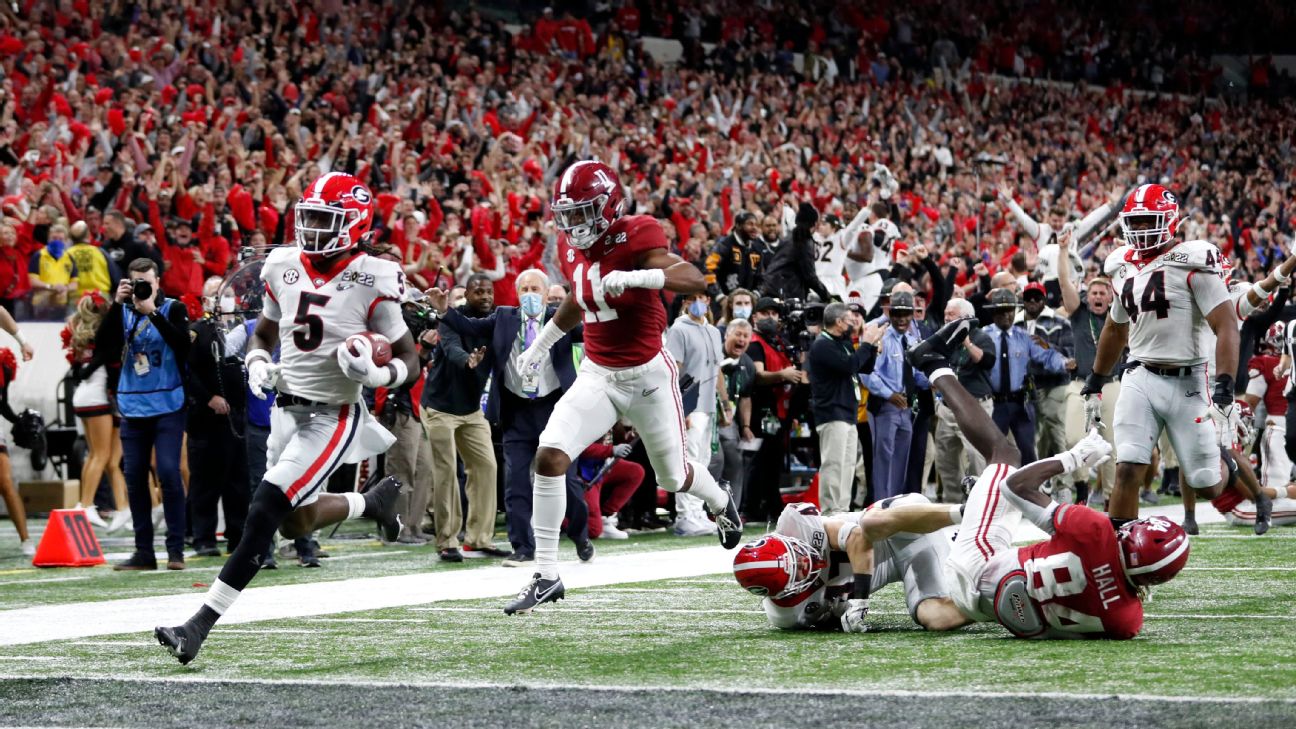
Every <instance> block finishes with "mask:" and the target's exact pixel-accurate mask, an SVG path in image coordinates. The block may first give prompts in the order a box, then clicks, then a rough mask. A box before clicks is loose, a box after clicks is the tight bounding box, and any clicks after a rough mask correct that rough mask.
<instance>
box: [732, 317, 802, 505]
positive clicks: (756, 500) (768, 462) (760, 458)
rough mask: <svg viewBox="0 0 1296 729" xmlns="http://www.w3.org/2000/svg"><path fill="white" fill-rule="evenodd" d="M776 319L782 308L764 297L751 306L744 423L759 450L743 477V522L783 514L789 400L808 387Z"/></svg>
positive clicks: (780, 324) (789, 413)
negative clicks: (752, 372)
mask: <svg viewBox="0 0 1296 729" xmlns="http://www.w3.org/2000/svg"><path fill="white" fill-rule="evenodd" d="M782 316H783V306H782V304H780V303H779V301H778V300H777V299H772V298H769V297H761V299H760V300H759V301H757V302H756V312H755V313H754V314H753V315H752V326H753V327H754V328H755V330H756V331H755V332H754V333H753V334H752V341H751V344H750V345H749V346H748V347H747V356H749V357H750V358H751V360H752V363H753V364H754V365H755V366H756V386H755V388H754V389H753V391H752V412H751V419H750V421H749V424H750V425H751V426H752V429H753V430H755V431H756V432H755V436H756V437H757V438H760V439H761V447H760V451H759V452H758V453H757V455H756V459H755V461H754V462H753V465H752V471H751V473H749V474H748V478H747V484H748V485H749V486H750V488H748V489H747V497H746V499H747V503H746V504H745V505H744V513H745V514H746V515H747V518H748V521H765V520H766V519H768V518H777V516H778V514H779V512H781V511H782V510H783V504H782V501H781V500H780V498H779V478H780V476H781V474H782V473H783V472H784V471H785V470H786V469H785V463H784V456H785V453H786V452H787V443H788V440H787V439H788V426H789V425H790V424H791V421H792V417H793V409H792V408H793V406H792V399H793V395H794V394H795V392H796V388H797V386H798V385H804V384H806V383H807V382H809V380H808V379H807V378H806V373H805V372H803V371H801V369H799V368H798V367H797V364H796V363H797V355H796V352H795V350H794V349H793V347H792V346H790V345H789V343H788V342H787V340H786V339H785V338H784V334H783V325H782V321H781V319H782Z"/></svg>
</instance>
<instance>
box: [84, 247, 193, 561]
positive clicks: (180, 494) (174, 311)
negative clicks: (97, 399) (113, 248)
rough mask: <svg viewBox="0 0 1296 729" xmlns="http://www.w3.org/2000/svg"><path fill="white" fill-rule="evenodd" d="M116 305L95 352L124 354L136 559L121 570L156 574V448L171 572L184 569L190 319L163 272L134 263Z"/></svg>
mask: <svg viewBox="0 0 1296 729" xmlns="http://www.w3.org/2000/svg"><path fill="white" fill-rule="evenodd" d="M113 301H114V303H113V305H112V307H111V308H110V309H109V310H108V315H107V316H106V317H104V320H103V323H102V324H100V325H99V331H98V332H97V333H96V334H95V346H96V348H100V349H102V350H103V351H104V352H109V353H117V352H120V353H121V355H120V357H119V359H120V365H121V379H120V380H119V382H118V384H117V409H118V410H119V411H120V412H121V416H122V426H121V442H122V461H123V470H124V471H125V472H126V493H127V496H128V497H129V499H130V509H131V518H132V519H134V521H135V553H134V554H132V555H131V557H130V558H129V559H127V560H125V561H124V562H119V563H118V564H116V565H114V566H113V569H115V570H155V569H157V559H156V558H155V557H154V556H153V518H152V515H151V512H152V502H151V499H150V496H149V467H150V464H151V462H152V458H153V455H154V450H155V449H156V455H157V476H158V480H159V481H160V482H161V485H162V508H163V511H164V512H165V514H166V525H167V537H166V547H167V569H173V570H182V569H184V567H185V559H184V537H185V490H184V482H183V481H182V480H181V478H180V448H181V446H182V444H183V442H184V441H183V438H184V432H185V370H186V363H187V362H188V361H189V344H190V339H189V315H188V312H186V311H185V307H184V305H183V304H181V303H180V302H179V301H176V300H175V299H168V298H166V297H164V296H162V293H161V290H160V289H159V288H158V266H157V263H156V262H154V261H153V260H152V259H151V258H136V259H135V260H133V261H131V262H130V265H129V266H128V267H127V278H124V279H122V280H121V282H120V283H118V285H117V292H116V294H115V295H114V297H113Z"/></svg>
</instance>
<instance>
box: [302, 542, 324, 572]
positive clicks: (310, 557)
mask: <svg viewBox="0 0 1296 729" xmlns="http://www.w3.org/2000/svg"><path fill="white" fill-rule="evenodd" d="M313 542H314V540H311V539H307V540H304V541H303V543H302V544H301V545H300V546H298V547H297V564H299V565H301V566H302V567H319V566H321V565H320V559H319V554H318V553H317V552H316V551H315V545H314V543H313Z"/></svg>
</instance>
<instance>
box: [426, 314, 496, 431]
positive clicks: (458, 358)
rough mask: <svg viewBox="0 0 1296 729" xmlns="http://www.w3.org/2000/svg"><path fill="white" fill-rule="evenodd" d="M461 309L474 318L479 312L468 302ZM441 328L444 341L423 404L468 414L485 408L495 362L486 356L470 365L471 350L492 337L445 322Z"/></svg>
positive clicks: (436, 352) (436, 356)
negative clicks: (484, 395)
mask: <svg viewBox="0 0 1296 729" xmlns="http://www.w3.org/2000/svg"><path fill="white" fill-rule="evenodd" d="M459 313H461V314H463V315H464V316H466V317H470V318H477V316H478V315H477V314H476V312H473V311H472V310H471V309H469V308H468V307H467V306H461V307H459ZM437 332H438V333H439V334H440V335H441V341H440V343H438V344H437V346H436V350H435V352H434V353H433V355H432V369H431V370H429V371H428V374H427V384H425V385H424V386H423V398H422V400H420V402H419V404H420V405H422V406H423V407H425V408H431V409H433V410H436V411H438V412H442V413H447V414H449V415H468V414H470V413H472V411H474V410H478V409H480V408H481V404H482V392H483V391H484V390H485V389H486V378H487V377H489V376H490V373H491V363H490V362H489V361H487V359H486V358H485V357H483V358H482V361H481V362H479V363H478V364H477V367H476V368H474V369H469V368H468V354H469V353H470V352H472V351H473V350H474V349H477V348H478V347H489V346H490V343H491V341H490V337H475V336H472V335H468V336H461V335H460V334H459V332H457V331H455V330H454V329H451V328H450V327H449V326H447V325H446V324H445V322H442V323H441V326H440V327H438V329H437Z"/></svg>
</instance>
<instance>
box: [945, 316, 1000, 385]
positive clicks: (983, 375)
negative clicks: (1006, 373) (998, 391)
mask: <svg viewBox="0 0 1296 729" xmlns="http://www.w3.org/2000/svg"><path fill="white" fill-rule="evenodd" d="M968 339H969V340H971V341H972V344H974V345H976V346H977V347H978V348H979V349H981V350H982V352H983V354H982V355H981V359H980V360H978V361H976V362H973V361H972V357H971V355H969V354H968V352H967V349H966V348H965V347H959V348H958V349H956V350H955V351H954V354H952V355H951V356H950V369H952V370H954V374H955V375H957V376H958V381H959V384H960V385H962V386H963V387H964V389H966V390H967V391H968V393H969V394H971V395H972V397H975V398H983V397H990V396H991V395H993V394H994V389H993V388H992V387H990V370H991V369H993V368H994V365H995V352H996V351H998V350H996V349H995V344H994V340H993V339H991V338H990V335H989V334H986V332H985V330H984V329H982V328H981V327H973V328H972V331H971V332H969V333H968Z"/></svg>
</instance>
